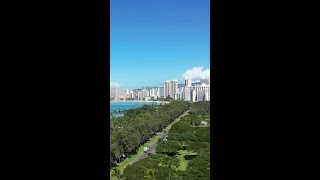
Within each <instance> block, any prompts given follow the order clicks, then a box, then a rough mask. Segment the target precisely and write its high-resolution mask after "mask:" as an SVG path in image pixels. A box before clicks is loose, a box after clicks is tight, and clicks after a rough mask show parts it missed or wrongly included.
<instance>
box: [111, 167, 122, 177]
mask: <svg viewBox="0 0 320 180" xmlns="http://www.w3.org/2000/svg"><path fill="white" fill-rule="evenodd" d="M111 176H114V177H115V179H116V180H123V179H125V177H122V174H121V171H120V170H119V169H118V168H113V169H112V170H111Z"/></svg>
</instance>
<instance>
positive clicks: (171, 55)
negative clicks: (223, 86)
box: [110, 0, 210, 89]
mask: <svg viewBox="0 0 320 180" xmlns="http://www.w3.org/2000/svg"><path fill="white" fill-rule="evenodd" d="M209 5H210V4H209V0H204V1H199V2H198V1H188V0H176V1H172V0H153V1H149V0H137V1H134V2H132V1H129V0H120V1H118V0H117V1H116V0H111V2H110V6H111V12H110V23H111V24H110V38H111V39H110V48H111V49H110V53H111V55H110V61H111V64H110V67H111V69H110V78H111V79H110V81H111V83H110V86H113V87H119V88H129V89H133V88H141V87H142V86H147V85H149V86H159V85H161V84H162V83H163V82H164V81H166V80H168V79H177V80H178V81H179V83H183V82H184V78H185V77H186V76H190V77H191V78H190V79H193V80H194V81H195V80H198V79H200V78H201V77H208V76H209V74H210V16H209V15H210V8H209ZM155 79H156V80H155Z"/></svg>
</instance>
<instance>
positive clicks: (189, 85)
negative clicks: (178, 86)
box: [184, 79, 191, 87]
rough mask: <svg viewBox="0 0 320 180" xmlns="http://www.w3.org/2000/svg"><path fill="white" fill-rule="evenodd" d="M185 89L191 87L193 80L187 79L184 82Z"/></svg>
mask: <svg viewBox="0 0 320 180" xmlns="http://www.w3.org/2000/svg"><path fill="white" fill-rule="evenodd" d="M184 84H185V87H191V79H186V80H185V81H184Z"/></svg>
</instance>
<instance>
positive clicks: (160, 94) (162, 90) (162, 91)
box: [158, 86, 164, 98]
mask: <svg viewBox="0 0 320 180" xmlns="http://www.w3.org/2000/svg"><path fill="white" fill-rule="evenodd" d="M158 89H159V97H161V98H163V97H164V87H163V86H160V87H159V88H158Z"/></svg>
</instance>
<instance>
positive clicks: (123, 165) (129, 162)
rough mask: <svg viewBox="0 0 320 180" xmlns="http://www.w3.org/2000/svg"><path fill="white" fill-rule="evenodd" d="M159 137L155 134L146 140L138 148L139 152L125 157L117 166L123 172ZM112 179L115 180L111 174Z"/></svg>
mask: <svg viewBox="0 0 320 180" xmlns="http://www.w3.org/2000/svg"><path fill="white" fill-rule="evenodd" d="M158 139H159V137H157V136H155V137H153V138H151V139H149V141H148V142H146V143H145V144H144V145H143V146H141V147H140V148H139V149H138V152H137V154H134V155H132V156H130V157H129V158H127V159H125V160H124V161H122V162H121V163H120V165H119V166H118V167H117V168H118V169H119V170H120V171H121V172H123V170H124V169H125V168H126V167H127V165H129V164H132V163H133V162H134V161H135V160H136V159H137V158H138V157H139V156H140V155H141V154H143V148H144V147H146V146H151V145H152V144H154V143H156V142H157V141H158ZM110 179H111V180H113V179H114V177H113V176H111V174H110Z"/></svg>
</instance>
